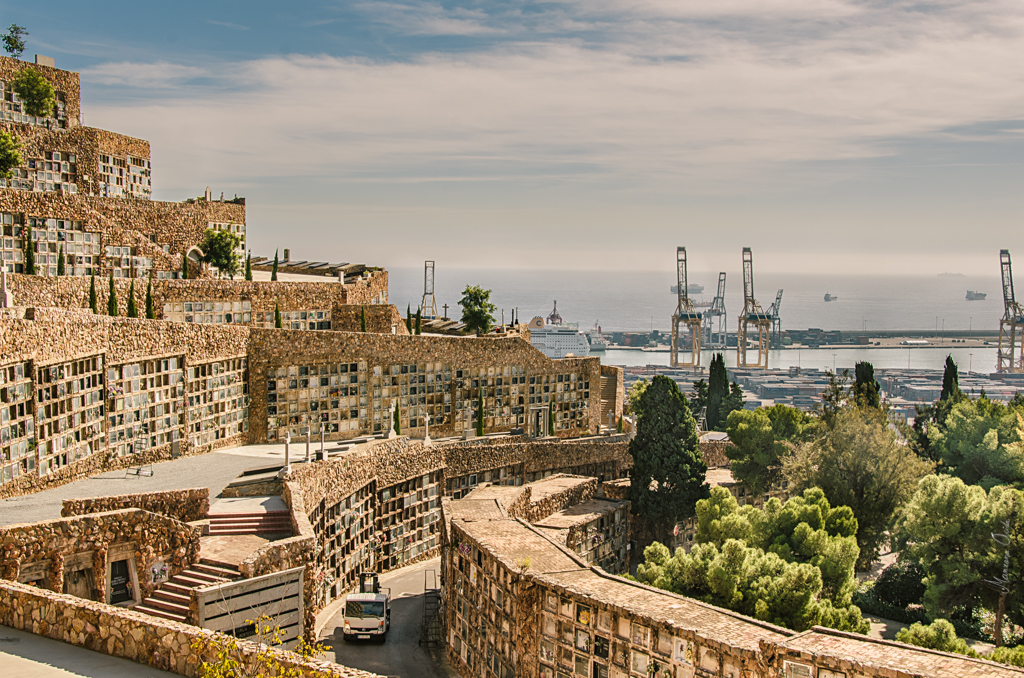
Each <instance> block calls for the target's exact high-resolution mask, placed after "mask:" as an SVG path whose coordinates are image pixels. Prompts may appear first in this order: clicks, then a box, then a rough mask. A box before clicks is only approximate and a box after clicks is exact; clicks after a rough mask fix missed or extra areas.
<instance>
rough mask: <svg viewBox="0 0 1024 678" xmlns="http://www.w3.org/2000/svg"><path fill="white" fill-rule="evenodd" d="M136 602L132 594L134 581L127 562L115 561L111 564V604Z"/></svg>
mask: <svg viewBox="0 0 1024 678" xmlns="http://www.w3.org/2000/svg"><path fill="white" fill-rule="evenodd" d="M131 600H135V596H134V595H133V594H132V579H131V576H130V575H129V573H128V561H127V560H115V561H114V562H112V563H111V564H110V603H111V604H112V605H117V604H118V603H126V602H128V601H131Z"/></svg>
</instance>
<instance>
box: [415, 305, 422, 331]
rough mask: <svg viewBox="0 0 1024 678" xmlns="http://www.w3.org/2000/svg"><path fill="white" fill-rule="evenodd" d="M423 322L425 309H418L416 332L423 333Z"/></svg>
mask: <svg viewBox="0 0 1024 678" xmlns="http://www.w3.org/2000/svg"><path fill="white" fill-rule="evenodd" d="M422 323H423V309H420V308H417V309H416V334H422V331H421V325H422Z"/></svg>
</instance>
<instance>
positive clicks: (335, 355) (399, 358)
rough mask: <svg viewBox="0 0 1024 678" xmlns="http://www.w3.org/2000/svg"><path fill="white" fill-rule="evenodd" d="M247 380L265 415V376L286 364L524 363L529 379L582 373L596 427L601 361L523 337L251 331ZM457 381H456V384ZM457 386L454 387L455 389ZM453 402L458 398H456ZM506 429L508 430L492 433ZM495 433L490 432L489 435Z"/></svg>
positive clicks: (253, 427) (447, 430) (448, 429)
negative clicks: (547, 349) (556, 352)
mask: <svg viewBox="0 0 1024 678" xmlns="http://www.w3.org/2000/svg"><path fill="white" fill-rule="evenodd" d="M250 356H251V359H250V362H249V375H250V377H249V382H250V395H251V397H252V406H251V409H252V411H256V412H266V406H267V387H266V384H267V377H268V375H269V374H270V372H271V371H272V370H274V369H276V368H277V367H284V366H288V365H303V364H307V365H316V364H330V363H335V364H336V363H341V362H356V361H367V362H368V364H369V369H370V371H371V372H372V370H373V368H374V367H377V366H379V367H382V368H387V367H389V366H391V365H398V364H403V363H421V362H427V361H430V362H441V363H444V364H447V365H451V366H452V368H453V369H467V368H471V367H493V366H496V365H520V366H523V367H524V368H525V370H526V373H527V375H530V376H536V375H543V374H559V373H568V372H577V373H582V374H583V375H584V378H585V379H587V380H589V381H590V383H591V392H590V393H591V397H590V409H589V412H588V414H589V417H588V426H589V427H590V428H594V427H596V426H597V425H598V421H599V417H600V412H601V399H600V391H599V388H598V387H599V385H600V367H601V364H600V361H599V360H598V359H597V358H566V359H564V360H551V359H550V358H547V357H546V356H545V355H544V354H543V353H541V352H540V351H538V350H537V349H536V348H534V347H533V346H531V345H530V344H529V342H527V341H525V340H523V339H522V338H519V337H514V338H495V339H492V338H488V337H482V338H479V337H478V338H469V337H432V336H396V335H391V334H369V333H367V334H363V333H328V332H302V333H299V332H287V333H282V332H275V331H274V330H263V329H253V334H252V349H251V351H250ZM452 383H453V384H454V383H455V382H454V380H453V382H452ZM453 388H454V386H453ZM453 400H454V398H453ZM454 414H455V413H454V411H453V412H452V413H451V415H449V417H448V418H447V420H446V421H445V423H444V424H442V425H440V426H435V427H434V428H433V429H432V432H433V433H434V434H435V435H436V436H439V437H440V436H444V435H452V434H454V433H455V423H454ZM590 428H582V429H570V430H568V431H560V432H559V434H560V435H564V436H577V435H583V434H586V433H589V432H590ZM249 430H250V432H251V433H252V436H253V440H254V441H259V442H263V441H265V440H266V439H267V426H266V419H265V418H263V417H260V418H258V419H256V420H253V421H251V422H250V428H249ZM497 430H504V429H494V431H497ZM422 432H423V428H422V427H417V428H413V429H412V431H410V432H409V433H411V434H417V435H422ZM485 432H491V431H485ZM345 435H349V436H351V435H352V434H351V433H347V434H345V433H343V434H332V435H331V436H330V437H331V439H334V438H339V437H344V436H345Z"/></svg>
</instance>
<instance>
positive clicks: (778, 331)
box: [768, 290, 782, 349]
mask: <svg viewBox="0 0 1024 678" xmlns="http://www.w3.org/2000/svg"><path fill="white" fill-rule="evenodd" d="M781 307H782V290H779V293H778V294H776V295H775V303H774V304H772V305H771V306H769V307H768V315H770V316H771V317H772V331H771V334H770V336H769V340H770V341H769V345H770V346H771V347H772V348H776V349H777V348H782V318H781V317H780V316H779V309H780V308H781Z"/></svg>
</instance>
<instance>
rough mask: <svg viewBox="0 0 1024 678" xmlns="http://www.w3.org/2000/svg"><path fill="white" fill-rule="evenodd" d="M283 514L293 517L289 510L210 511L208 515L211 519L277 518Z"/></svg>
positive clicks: (283, 515)
mask: <svg viewBox="0 0 1024 678" xmlns="http://www.w3.org/2000/svg"><path fill="white" fill-rule="evenodd" d="M278 516H282V517H284V518H289V519H290V518H291V513H290V512H288V511H258V512H254V513H209V514H207V517H208V518H209V519H210V520H231V519H234V518H276V517H278Z"/></svg>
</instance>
